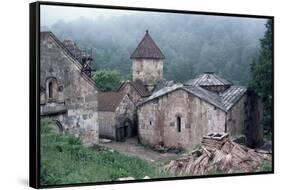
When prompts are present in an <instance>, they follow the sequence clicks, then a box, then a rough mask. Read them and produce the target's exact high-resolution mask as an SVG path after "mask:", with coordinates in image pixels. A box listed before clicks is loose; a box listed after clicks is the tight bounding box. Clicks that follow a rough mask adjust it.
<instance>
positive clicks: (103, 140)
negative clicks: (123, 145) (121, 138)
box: [100, 138, 112, 143]
mask: <svg viewBox="0 0 281 190" xmlns="http://www.w3.org/2000/svg"><path fill="white" fill-rule="evenodd" d="M111 142H112V140H110V139H102V138H100V143H111Z"/></svg>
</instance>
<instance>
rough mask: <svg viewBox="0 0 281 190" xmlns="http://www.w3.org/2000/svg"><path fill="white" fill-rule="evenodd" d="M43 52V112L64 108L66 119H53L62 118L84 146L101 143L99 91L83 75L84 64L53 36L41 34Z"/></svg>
mask: <svg viewBox="0 0 281 190" xmlns="http://www.w3.org/2000/svg"><path fill="white" fill-rule="evenodd" d="M40 51H41V52H40V53H41V54H40V86H41V88H40V99H41V107H43V109H42V110H44V108H47V109H48V108H49V107H51V108H52V107H53V108H55V107H57V106H64V107H65V108H66V110H67V112H66V113H65V114H63V117H58V116H56V112H54V113H53V114H50V115H49V116H50V117H54V118H57V117H58V118H59V119H60V122H61V123H62V125H63V126H64V130H66V131H69V132H70V133H73V134H75V135H76V136H79V137H81V140H82V142H83V143H84V144H86V145H91V144H94V143H98V122H97V117H98V116H97V89H96V88H95V85H94V83H93V81H91V80H90V79H89V78H88V77H87V76H85V75H84V74H82V73H81V65H80V64H79V63H78V61H77V60H75V59H73V58H72V57H71V56H70V55H69V54H68V53H67V51H65V49H63V47H62V46H61V45H60V42H58V41H57V39H56V38H55V37H53V35H52V34H50V33H41V40H40ZM50 83H51V84H50ZM50 110H52V109H50ZM41 115H42V113H41Z"/></svg>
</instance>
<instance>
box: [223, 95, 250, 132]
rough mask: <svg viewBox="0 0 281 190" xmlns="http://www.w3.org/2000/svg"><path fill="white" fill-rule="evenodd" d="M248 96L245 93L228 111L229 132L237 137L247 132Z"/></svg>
mask: <svg viewBox="0 0 281 190" xmlns="http://www.w3.org/2000/svg"><path fill="white" fill-rule="evenodd" d="M246 100H247V96H246V95H244V96H243V97H242V98H241V99H240V100H239V101H238V102H237V103H236V104H235V105H234V106H233V107H232V108H231V110H229V111H228V113H227V131H226V132H227V133H229V134H230V136H232V137H235V136H239V135H241V134H244V133H245V125H244V122H245V120H246V115H245V114H244V112H245V102H246Z"/></svg>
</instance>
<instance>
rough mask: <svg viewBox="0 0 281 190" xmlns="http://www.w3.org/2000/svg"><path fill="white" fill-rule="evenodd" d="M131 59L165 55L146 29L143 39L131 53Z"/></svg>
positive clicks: (158, 57) (159, 57) (161, 57)
mask: <svg viewBox="0 0 281 190" xmlns="http://www.w3.org/2000/svg"><path fill="white" fill-rule="evenodd" d="M130 58H131V59H142V58H148V59H165V56H164V55H163V53H162V52H161V50H160V49H159V47H158V46H157V45H156V44H155V42H154V41H153V39H152V38H151V37H150V35H149V33H148V31H146V33H145V35H144V37H143V39H142V40H141V42H140V43H139V44H138V46H137V48H136V49H135V51H134V52H133V53H132V55H131V57H130Z"/></svg>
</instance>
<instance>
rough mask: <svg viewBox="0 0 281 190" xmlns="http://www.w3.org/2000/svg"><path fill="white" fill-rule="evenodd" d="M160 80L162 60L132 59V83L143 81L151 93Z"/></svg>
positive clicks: (161, 76)
mask: <svg viewBox="0 0 281 190" xmlns="http://www.w3.org/2000/svg"><path fill="white" fill-rule="evenodd" d="M162 78H163V60H162V59H133V81H136V80H141V81H143V83H144V85H146V86H147V87H148V89H149V91H151V90H152V89H153V88H154V86H155V85H156V83H157V82H158V81H159V80H161V79H162Z"/></svg>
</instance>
